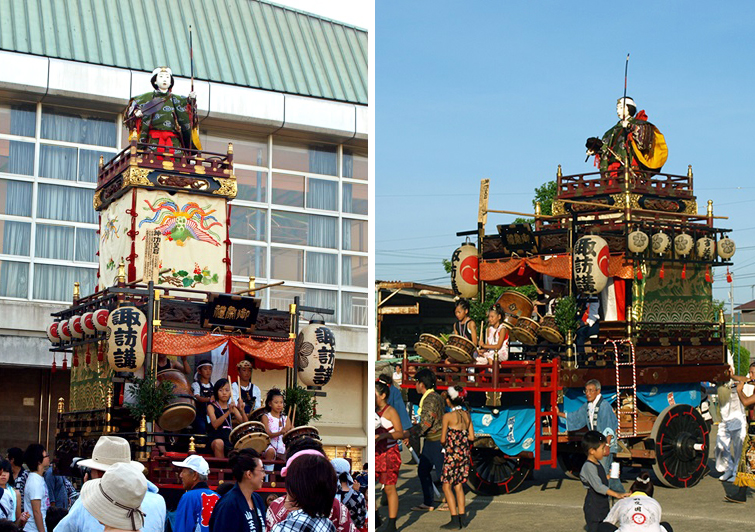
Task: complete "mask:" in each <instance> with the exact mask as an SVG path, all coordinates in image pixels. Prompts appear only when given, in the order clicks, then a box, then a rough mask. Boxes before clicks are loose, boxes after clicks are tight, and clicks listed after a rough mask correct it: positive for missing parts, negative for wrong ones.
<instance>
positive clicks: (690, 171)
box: [687, 164, 692, 177]
mask: <svg viewBox="0 0 755 532" xmlns="http://www.w3.org/2000/svg"><path fill="white" fill-rule="evenodd" d="M687 177H692V165H691V164H689V165H687Z"/></svg>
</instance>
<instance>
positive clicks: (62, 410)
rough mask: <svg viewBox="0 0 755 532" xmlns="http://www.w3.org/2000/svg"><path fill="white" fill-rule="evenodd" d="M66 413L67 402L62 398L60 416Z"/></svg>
mask: <svg viewBox="0 0 755 532" xmlns="http://www.w3.org/2000/svg"><path fill="white" fill-rule="evenodd" d="M65 411H66V401H65V399H63V398H62V397H61V398H60V399H58V414H62V413H63V412H65Z"/></svg>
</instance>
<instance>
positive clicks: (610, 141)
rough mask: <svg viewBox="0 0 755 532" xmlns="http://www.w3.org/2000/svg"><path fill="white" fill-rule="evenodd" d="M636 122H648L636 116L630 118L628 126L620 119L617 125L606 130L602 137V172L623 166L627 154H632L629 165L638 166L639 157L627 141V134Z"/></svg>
mask: <svg viewBox="0 0 755 532" xmlns="http://www.w3.org/2000/svg"><path fill="white" fill-rule="evenodd" d="M636 124H647V122H645V121H641V120H637V119H636V118H629V123H628V124H627V127H624V125H623V124H622V122H621V120H619V121H618V122H617V123H616V125H615V126H613V127H612V128H611V129H609V130H608V131H606V132H605V134H604V135H603V139H602V140H603V148H601V150H600V171H601V172H605V171H606V170H615V169H617V168H621V167H623V166H624V161H626V160H627V154H629V155H630V157H629V166H637V158H636V157H635V156H634V153H632V151H631V149H630V148H629V144H628V141H627V135H628V134H629V132H630V131H631V130H632V126H633V125H636ZM609 148H610V149H609ZM617 157H618V158H617ZM617 164H618V166H617Z"/></svg>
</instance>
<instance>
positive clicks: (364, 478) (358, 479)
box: [354, 462, 370, 497]
mask: <svg viewBox="0 0 755 532" xmlns="http://www.w3.org/2000/svg"><path fill="white" fill-rule="evenodd" d="M369 478H370V477H369V474H368V471H367V462H365V463H364V464H363V465H362V471H360V472H359V473H357V474H356V476H355V477H354V488H355V489H357V491H359V493H361V494H362V495H364V496H365V497H367V489H368V488H369Z"/></svg>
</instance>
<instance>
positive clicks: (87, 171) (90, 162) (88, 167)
mask: <svg viewBox="0 0 755 532" xmlns="http://www.w3.org/2000/svg"><path fill="white" fill-rule="evenodd" d="M100 155H102V159H103V162H104V163H105V164H107V163H108V161H110V159H112V158H113V156H114V155H115V153H112V152H107V151H94V150H79V172H78V176H79V181H83V182H85V183H96V182H97V172H99V170H100Z"/></svg>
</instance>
